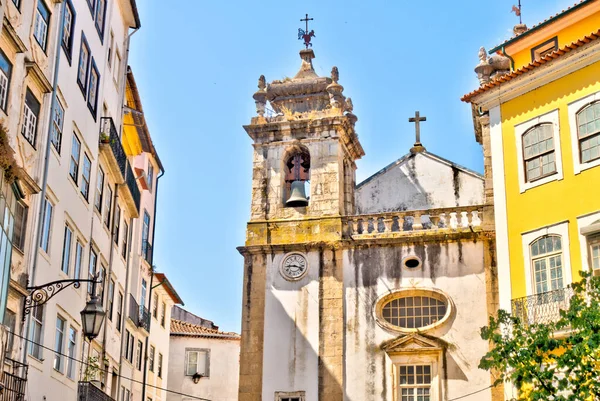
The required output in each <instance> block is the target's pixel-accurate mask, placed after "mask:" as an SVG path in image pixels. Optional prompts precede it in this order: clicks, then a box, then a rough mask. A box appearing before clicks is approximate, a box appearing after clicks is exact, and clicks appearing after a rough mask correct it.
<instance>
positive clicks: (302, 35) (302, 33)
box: [298, 14, 315, 49]
mask: <svg viewBox="0 0 600 401" xmlns="http://www.w3.org/2000/svg"><path fill="white" fill-rule="evenodd" d="M312 20H314V18H308V14H306V17H305V18H303V19H301V20H300V21H301V22H306V30H303V29H302V28H298V40H300V39H304V46H306V48H307V49H308V46H312V43H310V39H311V38H312V37H313V36H315V31H314V30H312V31H310V32H309V31H308V21H312Z"/></svg>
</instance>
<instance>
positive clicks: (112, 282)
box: [106, 278, 115, 321]
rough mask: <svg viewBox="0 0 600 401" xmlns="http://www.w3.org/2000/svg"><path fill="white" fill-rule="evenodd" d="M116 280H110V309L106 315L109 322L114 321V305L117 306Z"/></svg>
mask: <svg viewBox="0 0 600 401" xmlns="http://www.w3.org/2000/svg"><path fill="white" fill-rule="evenodd" d="M114 301H115V280H113V279H112V278H111V279H110V282H109V283H108V308H107V311H106V315H107V318H108V320H110V321H112V319H113V309H114V304H115V302H114Z"/></svg>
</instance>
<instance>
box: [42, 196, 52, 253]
mask: <svg viewBox="0 0 600 401" xmlns="http://www.w3.org/2000/svg"><path fill="white" fill-rule="evenodd" d="M53 209H54V206H53V205H52V203H50V201H49V200H48V199H46V200H45V201H44V217H43V219H42V237H41V238H40V247H41V248H42V249H43V250H44V252H46V253H48V252H49V251H50V231H51V229H52V210H53Z"/></svg>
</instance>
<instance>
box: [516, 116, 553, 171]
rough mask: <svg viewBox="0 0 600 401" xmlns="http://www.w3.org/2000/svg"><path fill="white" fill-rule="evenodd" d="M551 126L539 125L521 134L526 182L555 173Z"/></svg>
mask: <svg viewBox="0 0 600 401" xmlns="http://www.w3.org/2000/svg"><path fill="white" fill-rule="evenodd" d="M552 129H553V128H552V124H549V123H545V124H539V125H536V126H534V127H532V128H531V129H529V130H527V132H525V133H524V134H523V159H524V162H525V179H526V181H527V182H532V181H535V180H539V179H540V178H544V177H547V176H549V175H552V174H554V173H556V162H555V155H554V137H553V135H552Z"/></svg>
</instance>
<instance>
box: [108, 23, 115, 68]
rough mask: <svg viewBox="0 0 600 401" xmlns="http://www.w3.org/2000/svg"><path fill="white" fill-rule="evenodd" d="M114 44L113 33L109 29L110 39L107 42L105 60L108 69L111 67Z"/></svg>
mask: <svg viewBox="0 0 600 401" xmlns="http://www.w3.org/2000/svg"><path fill="white" fill-rule="evenodd" d="M114 46H115V33H114V32H113V31H112V30H111V31H110V40H109V42H108V58H107V60H106V61H107V64H108V69H110V68H111V64H112V57H113V51H114V50H113V48H114Z"/></svg>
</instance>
